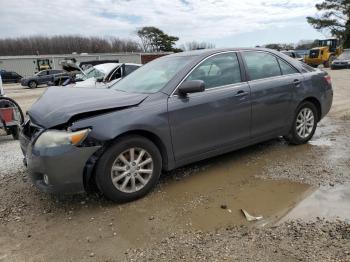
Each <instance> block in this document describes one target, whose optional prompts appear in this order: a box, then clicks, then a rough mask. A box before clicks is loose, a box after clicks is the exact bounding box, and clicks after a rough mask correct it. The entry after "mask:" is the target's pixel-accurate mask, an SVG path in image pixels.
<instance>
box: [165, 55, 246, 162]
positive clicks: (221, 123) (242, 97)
mask: <svg viewBox="0 0 350 262" xmlns="http://www.w3.org/2000/svg"><path fill="white" fill-rule="evenodd" d="M186 80H202V81H204V83H205V86H206V89H205V91H204V92H200V93H193V94H188V95H187V96H186V97H183V96H178V95H173V96H171V97H169V101H168V112H169V121H170V127H171V135H172V142H173V150H174V155H175V160H176V161H182V160H184V159H189V158H195V157H196V156H198V155H200V154H204V153H208V152H210V151H215V150H218V149H220V148H225V147H227V148H229V147H232V146H233V145H234V144H235V143H241V142H244V141H247V140H248V139H249V136H250V134H249V130H250V115H251V104H250V88H249V86H248V84H247V83H245V82H242V78H241V71H240V65H239V62H238V59H237V54H236V53H234V52H230V53H223V54H218V55H215V56H212V57H210V58H207V59H206V60H204V61H203V62H201V63H200V64H199V65H198V66H197V67H196V68H195V69H194V70H193V71H192V72H191V73H190V74H189V75H188V77H187V78H186ZM186 80H185V81H186Z"/></svg>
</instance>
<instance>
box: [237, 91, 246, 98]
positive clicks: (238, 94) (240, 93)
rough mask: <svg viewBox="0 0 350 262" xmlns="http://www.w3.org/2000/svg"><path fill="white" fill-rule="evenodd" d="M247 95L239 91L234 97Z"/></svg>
mask: <svg viewBox="0 0 350 262" xmlns="http://www.w3.org/2000/svg"><path fill="white" fill-rule="evenodd" d="M246 95H248V92H245V91H243V90H239V91H238V92H237V94H235V97H242V96H246Z"/></svg>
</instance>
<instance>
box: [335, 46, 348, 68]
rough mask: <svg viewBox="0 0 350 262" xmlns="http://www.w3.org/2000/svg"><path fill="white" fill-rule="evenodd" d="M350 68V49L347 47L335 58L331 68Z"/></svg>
mask: <svg viewBox="0 0 350 262" xmlns="http://www.w3.org/2000/svg"><path fill="white" fill-rule="evenodd" d="M345 68H350V49H345V50H344V52H343V53H342V54H341V55H340V56H338V57H337V58H336V59H335V60H333V62H332V64H331V69H345Z"/></svg>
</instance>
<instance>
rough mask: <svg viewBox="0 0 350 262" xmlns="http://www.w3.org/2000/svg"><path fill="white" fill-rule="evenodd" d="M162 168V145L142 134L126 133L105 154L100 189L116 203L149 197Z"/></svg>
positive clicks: (99, 175)
mask: <svg viewBox="0 0 350 262" xmlns="http://www.w3.org/2000/svg"><path fill="white" fill-rule="evenodd" d="M161 170H162V157H161V154H160V153H159V150H158V148H157V147H156V146H155V145H154V144H153V143H152V142H151V141H149V140H148V139H146V138H143V137H141V136H126V137H124V138H121V139H119V140H118V141H116V143H115V144H114V145H112V146H111V147H110V148H109V149H107V151H106V152H105V153H104V154H103V155H102V157H101V158H100V160H99V161H98V164H97V168H96V184H97V186H98V188H99V190H100V191H101V192H102V193H103V194H104V195H105V196H106V197H107V198H109V199H110V200H112V201H115V202H129V201H132V200H136V199H138V198H141V197H143V196H145V195H146V194H147V193H148V192H150V191H151V190H152V188H153V187H154V186H155V185H156V184H157V181H158V179H159V176H160V174H161Z"/></svg>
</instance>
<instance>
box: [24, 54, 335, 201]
mask: <svg viewBox="0 0 350 262" xmlns="http://www.w3.org/2000/svg"><path fill="white" fill-rule="evenodd" d="M332 100H333V90H332V85H331V80H330V77H329V75H328V74H327V72H324V71H321V70H319V69H313V68H311V67H309V66H307V65H305V64H303V63H300V62H298V61H296V60H295V59H292V58H290V57H289V56H286V55H283V54H282V53H280V52H276V51H273V50H269V49H212V50H197V51H191V52H183V53H177V54H172V55H168V56H164V57H162V58H159V59H156V60H154V61H152V62H150V63H148V64H146V65H144V66H142V67H140V68H139V69H137V70H136V71H134V72H133V73H132V74H130V75H128V76H126V77H125V78H123V79H122V80H120V81H119V82H117V83H116V84H115V85H113V86H112V87H111V88H109V89H97V88H93V89H84V90H83V91H82V89H81V88H68V87H50V88H49V89H48V90H47V91H46V92H45V93H44V95H43V96H42V97H41V98H40V99H39V100H38V101H37V102H36V103H35V104H34V105H33V106H32V108H31V109H30V110H29V111H28V117H29V119H28V121H27V122H26V123H25V124H24V125H23V128H22V130H21V135H20V142H21V148H22V151H23V153H24V156H25V163H26V165H27V167H28V170H29V173H30V176H31V178H32V180H33V182H34V184H35V185H36V186H38V187H39V188H40V189H41V190H43V191H46V192H52V193H77V192H83V191H84V190H86V189H88V188H91V187H90V186H91V185H92V184H96V185H97V188H98V190H100V191H101V192H102V193H103V194H104V195H105V196H106V197H108V198H109V199H111V200H114V201H121V202H123V201H131V200H135V199H137V198H140V197H142V196H144V195H146V194H147V193H148V192H149V191H150V190H151V189H152V188H153V187H154V186H155V185H156V183H157V181H158V178H159V176H160V175H161V172H162V170H165V171H168V170H172V169H174V168H177V167H180V166H183V165H186V164H189V163H192V162H195V161H199V160H202V159H205V158H209V157H213V156H217V155H220V154H223V153H226V152H229V151H232V150H236V149H239V148H242V147H246V146H248V145H252V144H256V143H259V142H262V141H266V140H269V139H272V138H275V137H279V136H284V137H285V139H286V140H287V141H289V142H290V143H291V144H303V143H306V142H308V141H309V140H310V139H311V138H312V136H313V135H314V132H315V130H316V127H317V123H318V122H319V121H320V120H321V119H322V118H323V117H324V116H325V115H326V114H327V113H328V112H329V110H330V108H331V105H332ZM93 188H94V187H93Z"/></svg>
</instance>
